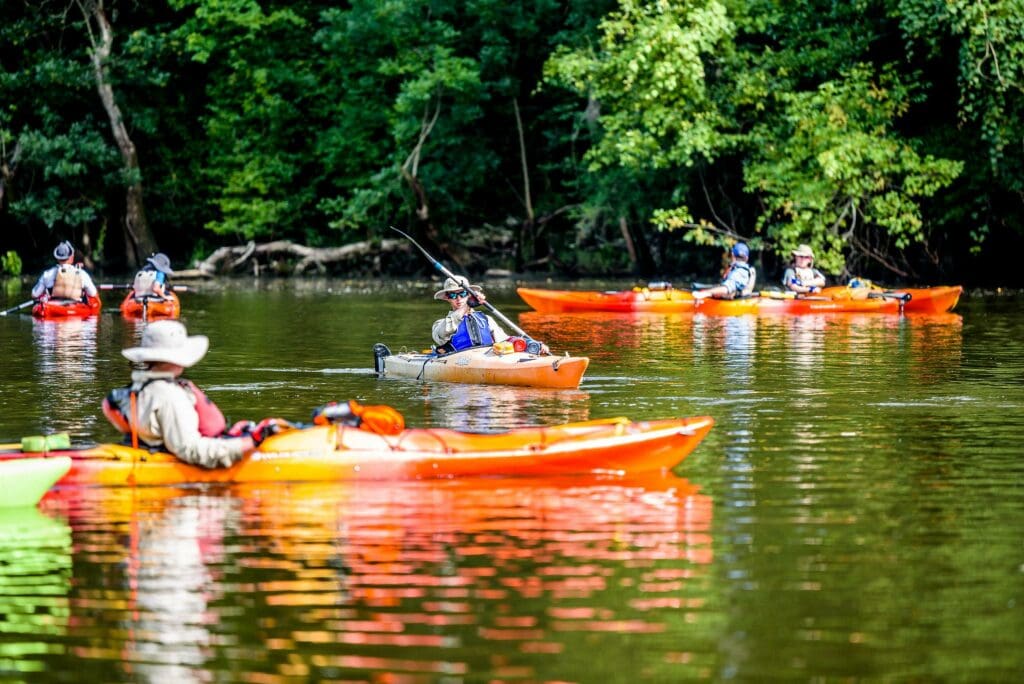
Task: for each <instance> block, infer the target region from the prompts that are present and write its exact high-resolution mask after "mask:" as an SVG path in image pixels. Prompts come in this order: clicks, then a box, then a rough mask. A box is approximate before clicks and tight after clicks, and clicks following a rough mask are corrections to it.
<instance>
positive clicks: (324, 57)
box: [0, 0, 1024, 285]
mask: <svg viewBox="0 0 1024 684" xmlns="http://www.w3.org/2000/svg"><path fill="white" fill-rule="evenodd" d="M1022 88H1024V0H996V1H991V2H977V1H968V0H849V1H848V2H842V3H836V2H832V1H829V2H824V1H821V0H808V1H804V2H790V3H783V2H778V1H777V0H644V1H641V0H561V1H559V0H521V1H520V2H508V1H507V0H352V1H351V2H348V3H343V4H339V3H336V2H328V1H326V0H294V1H293V0H288V1H287V2H285V1H283V0H260V1H257V0H152V1H147V2H143V1H141V0H33V1H31V2H30V1H27V0H0V93H2V97H0V172H2V175H0V253H7V252H12V253H14V254H16V255H20V257H21V259H22V260H24V262H25V264H26V266H31V267H36V266H39V265H42V264H43V263H44V261H45V260H46V258H47V256H48V254H49V252H50V250H51V249H52V246H53V245H54V244H56V242H57V241H59V240H61V239H71V240H72V241H73V242H75V244H76V245H77V246H79V247H80V248H81V249H82V251H83V252H84V253H85V254H86V255H87V256H88V257H89V258H90V260H91V262H92V263H94V264H96V265H97V266H99V267H107V268H110V269H117V268H122V267H125V266H132V265H134V264H136V263H138V261H139V260H140V259H142V258H144V257H145V256H146V255H147V253H148V252H149V251H151V250H152V249H154V248H156V247H159V249H161V250H163V251H166V252H168V253H169V254H171V255H172V257H173V259H174V260H175V262H176V263H185V262H190V261H192V260H195V259H198V258H202V257H203V256H205V255H207V254H209V253H210V252H212V251H213V249H215V248H216V247H217V246H221V245H228V244H244V243H245V242H247V241H257V242H266V241H270V240H291V241H295V242H297V243H301V244H304V245H310V246H337V245H344V244H348V243H353V242H358V241H363V240H371V241H376V240H380V239H382V238H383V237H385V235H386V234H387V233H388V230H387V226H388V225H398V226H401V227H404V228H407V229H409V230H411V231H412V232H413V233H414V234H415V235H416V236H417V238H418V239H422V240H424V241H425V243H426V244H428V245H430V246H431V247H432V248H437V249H438V250H439V252H440V254H441V255H444V256H447V257H449V258H451V259H454V260H455V261H456V262H457V263H458V264H459V265H461V266H463V267H465V268H468V269H470V270H474V269H475V270H483V269H484V268H487V267H497V268H507V269H513V270H516V271H520V272H540V273H553V274H558V275H565V276H572V275H584V274H594V275H612V274H617V275H622V274H634V275H636V276H639V277H654V276H672V275H678V274H692V273H695V272H699V271H702V270H704V271H706V270H707V269H714V268H717V267H718V262H719V259H720V256H721V254H722V247H724V246H727V245H729V244H731V243H732V242H733V241H736V240H745V241H747V242H749V243H750V244H751V246H752V247H753V249H754V252H755V255H756V259H757V261H758V262H759V263H760V264H761V265H762V267H763V268H767V271H764V270H762V272H771V271H772V270H773V269H776V268H781V265H782V263H783V262H785V261H786V260H787V258H788V254H789V252H790V251H791V250H792V249H793V248H795V247H796V246H797V245H799V244H809V245H811V246H812V247H813V248H814V250H815V252H816V254H817V256H818V259H817V261H818V264H817V265H818V266H819V267H820V268H822V270H824V271H826V272H827V273H829V274H832V275H833V276H836V277H837V278H841V277H843V276H845V275H848V274H851V273H857V274H861V275H869V276H875V277H878V278H882V279H888V280H890V281H901V282H929V281H939V280H946V281H953V280H955V281H957V282H973V283H977V284H988V283H996V284H1004V285H1007V284H1015V283H1010V282H1007V281H1008V279H1009V280H1013V279H1016V280H1018V281H1019V279H1020V275H1018V273H1019V269H1014V268H1013V267H1012V265H1011V264H1012V260H1013V259H1014V256H1015V251H1017V250H1019V248H1020V247H1021V245H1022V242H1024V223H1022V219H1024V212H1022V208H1024V202H1022V201H1024V111H1022V104H1024V93H1022ZM392 236H393V234H392V235H389V237H392ZM481 236H484V238H483V239H482V238H481ZM482 242H485V243H486V244H489V245H492V248H491V249H488V250H485V251H479V250H477V249H476V248H475V247H474V245H477V246H478V245H479V244H481V243H482ZM494 245H500V249H495V248H494V247H493V246H494ZM368 268H371V266H370V265H368Z"/></svg>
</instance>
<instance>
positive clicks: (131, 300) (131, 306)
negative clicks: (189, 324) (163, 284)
mask: <svg viewBox="0 0 1024 684" xmlns="http://www.w3.org/2000/svg"><path fill="white" fill-rule="evenodd" d="M121 314H122V315H123V316H124V317H125V318H139V319H141V318H143V317H145V318H146V319H154V318H177V317H178V316H179V315H180V314H181V301H180V300H179V299H178V295H176V294H174V293H173V292H169V293H167V295H166V296H165V297H164V298H163V299H156V298H152V297H150V298H147V299H145V300H141V299H136V298H135V297H134V296H133V295H132V293H131V292H129V293H128V294H127V296H125V298H124V301H122V302H121Z"/></svg>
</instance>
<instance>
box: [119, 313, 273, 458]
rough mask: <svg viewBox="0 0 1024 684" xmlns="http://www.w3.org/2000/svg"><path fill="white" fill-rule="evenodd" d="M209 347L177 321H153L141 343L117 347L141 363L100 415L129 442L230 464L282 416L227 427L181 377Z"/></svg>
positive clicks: (213, 407)
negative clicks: (130, 380)
mask: <svg viewBox="0 0 1024 684" xmlns="http://www.w3.org/2000/svg"><path fill="white" fill-rule="evenodd" d="M209 347H210V340H209V339H208V338H207V337H206V336H205V335H189V334H188V331H187V330H186V329H185V326H184V325H182V323H181V322H179V321H155V322H153V323H150V324H149V325H148V326H146V330H145V331H144V332H143V333H142V341H141V343H140V344H139V346H137V347H128V348H127V349H123V350H122V351H121V354H123V355H124V357H125V358H126V359H128V360H129V361H132V362H134V363H138V364H143V365H144V367H143V368H141V369H136V370H133V371H132V382H131V384H130V385H128V386H127V387H120V388H117V389H115V390H114V391H112V392H111V393H110V394H108V395H107V398H106V399H105V400H104V401H103V413H104V414H105V415H106V416H107V418H108V419H109V420H110V422H111V423H112V424H113V425H114V427H116V428H117V429H118V430H120V431H121V432H122V433H124V434H125V435H126V436H128V437H129V438H130V441H131V444H132V446H136V445H138V446H142V447H147V448H150V449H162V450H164V451H168V452H170V453H172V454H174V455H175V456H177V457H178V458H179V459H180V460H182V461H184V462H185V463H190V464H192V465H198V466H202V467H204V468H220V467H228V466H230V465H232V464H234V463H236V462H237V461H238V460H239V459H241V458H242V456H244V455H245V454H246V453H248V452H250V451H252V450H253V449H255V448H256V446H258V445H259V444H260V442H262V441H263V439H264V438H266V437H268V436H270V435H272V434H274V433H275V432H277V431H278V430H279V429H280V428H281V427H282V423H283V421H281V420H280V419H277V418H267V419H265V420H263V421H260V422H259V423H253V422H251V421H239V422H238V423H236V424H235V425H234V426H232V427H231V428H230V429H228V428H227V424H226V421H225V419H224V414H223V413H221V411H220V409H218V408H217V405H216V404H214V403H213V402H212V401H211V400H210V399H209V398H208V397H207V396H206V394H204V393H203V391H202V390H200V389H199V388H198V387H196V385H195V383H193V382H191V381H190V380H186V379H185V378H183V377H182V372H183V371H184V369H186V368H189V367H191V366H194V365H195V364H196V363H198V362H199V360H200V359H202V358H203V357H204V356H206V351H207V350H208V349H209Z"/></svg>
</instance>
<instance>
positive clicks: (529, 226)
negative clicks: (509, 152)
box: [512, 98, 537, 271]
mask: <svg viewBox="0 0 1024 684" xmlns="http://www.w3.org/2000/svg"><path fill="white" fill-rule="evenodd" d="M512 111H513V112H514V113H515V115H516V133H517V134H518V136H519V162H520V164H521V166H522V168H523V208H524V209H525V210H526V220H524V221H523V222H522V224H521V225H520V226H519V234H518V235H517V236H516V253H515V260H514V263H515V270H517V271H521V270H523V263H524V262H525V261H526V254H525V252H526V247H527V244H529V247H530V249H531V254H530V258H531V259H536V258H537V249H536V245H535V238H536V236H535V234H534V231H535V230H536V216H535V214H534V211H533V196H532V193H531V192H530V167H529V165H528V164H527V161H526V138H525V136H524V134H523V118H522V117H521V116H520V115H519V100H518V99H517V98H512Z"/></svg>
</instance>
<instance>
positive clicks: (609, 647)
mask: <svg viewBox="0 0 1024 684" xmlns="http://www.w3.org/2000/svg"><path fill="white" fill-rule="evenodd" d="M52 505H54V506H58V507H60V508H62V509H63V510H64V511H65V512H66V513H67V514H68V515H69V517H70V519H71V521H72V526H73V527H74V530H75V535H76V542H77V544H78V546H80V547H81V548H82V552H81V553H80V554H79V565H80V567H78V569H76V589H75V600H74V603H73V605H72V619H71V623H70V624H71V625H72V627H71V633H70V634H69V635H68V637H67V639H68V640H70V641H71V642H72V643H87V644H88V646H83V647H79V648H77V649H75V655H76V657H77V658H79V659H82V658H84V659H88V660H89V661H91V662H92V663H93V664H92V665H91V666H90V667H91V668H93V669H96V670H97V671H108V672H111V673H115V672H117V673H119V676H112V677H110V678H112V679H117V678H119V677H125V676H128V677H130V678H131V679H133V680H143V681H183V682H192V681H210V679H211V677H212V678H213V679H217V678H224V677H230V678H232V679H236V680H249V681H257V680H258V681H264V682H284V681H295V680H303V681H322V680H329V679H330V680H335V679H345V680H348V679H352V678H356V679H363V678H366V677H370V678H371V679H373V680H376V681H385V680H391V679H390V678H394V677H398V678H406V679H408V680H409V681H437V678H443V677H446V676H452V677H456V678H462V677H469V678H473V679H482V680H486V679H493V678H505V677H510V676H515V677H517V678H523V677H526V678H531V679H533V678H536V679H566V678H567V677H570V673H573V674H572V675H571V677H570V678H572V677H574V678H577V679H583V680H588V679H589V680H591V681H594V680H595V678H600V677H601V672H602V671H605V670H607V669H608V668H614V667H617V665H616V664H617V663H618V664H621V663H622V662H627V661H628V659H629V658H630V657H631V649H633V648H636V646H637V644H640V643H643V640H644V639H645V638H655V639H657V638H659V637H657V636H656V635H661V634H663V633H665V632H667V631H674V632H676V633H677V634H678V633H679V631H680V630H682V631H683V632H685V631H686V630H690V629H695V628H698V627H697V626H698V625H699V624H700V622H701V617H702V615H703V612H704V610H705V605H704V601H705V599H703V598H702V593H703V587H702V584H703V583H704V582H707V581H708V580H709V578H710V576H709V573H708V569H709V564H710V563H711V561H712V558H713V556H712V545H711V536H710V532H711V515H712V508H711V500H710V499H709V498H708V497H707V496H705V495H702V494H700V493H698V492H697V490H696V488H695V487H694V486H693V485H691V484H690V483H689V482H688V481H686V480H681V479H678V478H672V477H669V478H662V477H657V478H647V479H644V480H638V481H632V482H627V483H622V482H614V483H612V482H605V481H602V480H600V479H596V478H595V479H591V478H575V479H573V478H567V479H544V480H513V481H509V480H494V481H478V480H477V481H452V482H447V483H445V482H441V483H392V484H381V485H377V484H369V485H360V486H358V487H354V486H341V485H323V484H317V485H313V484H310V485H300V486H290V487H285V486H268V485H259V486H252V487H245V488H236V489H231V490H224V491H218V490H196V491H188V490H168V489H163V488H154V489H147V488H138V489H135V490H132V491H131V492H129V493H126V492H118V491H110V490H106V491H103V490H79V491H78V492H76V494H75V496H74V497H71V496H67V497H62V498H60V499H58V500H57V501H56V502H53V503H52ZM623 634H631V635H632V636H631V638H630V639H626V640H624V639H623V638H622V635H623ZM685 644H686V641H685V640H684V641H680V642H679V645H678V646H676V647H675V649H672V651H673V653H674V654H675V655H674V656H673V658H671V659H670V660H671V661H672V662H674V663H676V664H675V665H672V666H671V668H675V670H676V672H679V671H680V670H679V669H678V668H679V667H680V665H679V664H678V663H680V662H685V661H687V659H688V656H687V655H686V645H685ZM584 654H586V656H585V657H584ZM568 662H571V663H572V665H571V666H570V665H568V664H567V663H568ZM668 666H669V665H666V664H662V665H660V666H659V667H668ZM671 668H670V669H671ZM682 671H683V672H685V669H684V670H682ZM410 678H411V679H410Z"/></svg>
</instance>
